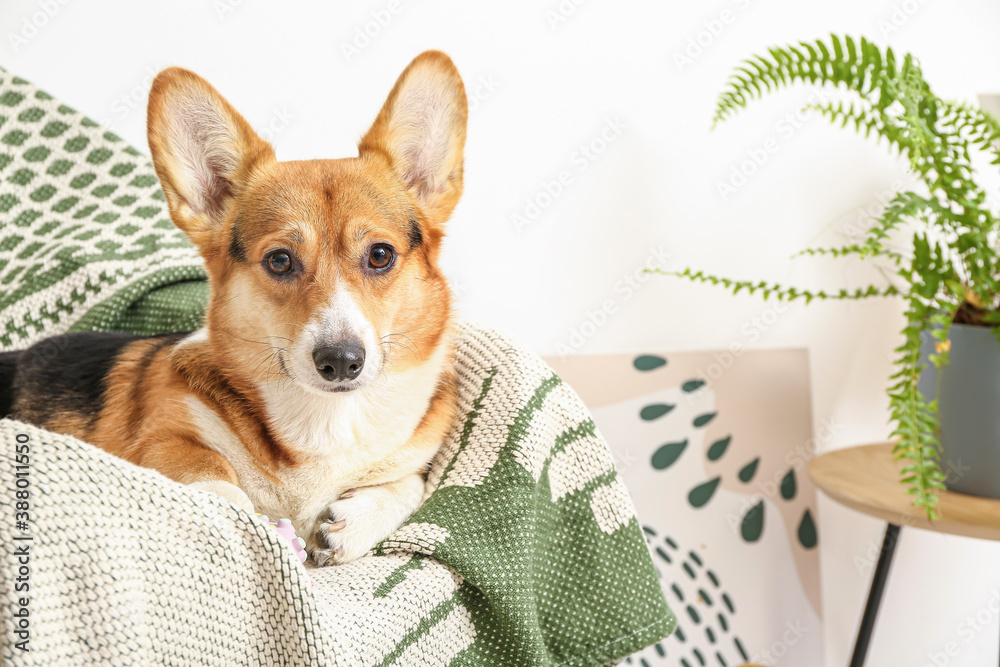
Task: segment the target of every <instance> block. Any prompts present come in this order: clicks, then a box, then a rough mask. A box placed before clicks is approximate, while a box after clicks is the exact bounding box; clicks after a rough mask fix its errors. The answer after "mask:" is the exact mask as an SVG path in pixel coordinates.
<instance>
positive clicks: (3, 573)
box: [0, 72, 675, 667]
mask: <svg viewBox="0 0 1000 667" xmlns="http://www.w3.org/2000/svg"><path fill="white" fill-rule="evenodd" d="M0 78H2V84H0V142H2V146H0V179H2V182H0V347H2V348H6V349H12V348H22V347H25V346H26V345H28V344H30V343H31V342H34V341H36V340H38V339H40V338H41V337H44V336H47V335H52V334H56V333H61V332H65V331H69V330H81V329H98V330H119V331H130V332H136V333H154V332H158V331H165V330H179V329H190V328H194V327H196V326H198V325H199V324H200V321H201V317H202V315H203V309H204V301H205V298H206V295H207V292H206V288H205V283H204V282H203V280H202V278H203V274H202V270H201V268H200V265H201V263H200V260H199V258H198V256H197V254H196V252H195V251H194V249H193V248H192V247H191V246H190V245H189V244H188V243H187V242H186V241H185V240H184V239H183V237H182V236H181V235H180V234H179V232H177V231H176V230H175V229H174V228H173V227H172V226H171V225H170V222H169V218H168V216H167V213H166V206H165V203H164V201H163V197H162V194H161V193H160V191H159V189H158V188H157V185H156V182H155V178H154V176H153V171H152V168H151V166H150V164H149V161H148V160H147V159H146V158H143V157H142V156H141V155H140V154H139V153H138V152H137V151H136V150H134V149H133V148H131V147H129V146H127V145H125V144H124V142H123V141H121V140H119V139H118V138H117V137H115V136H113V135H111V134H110V133H107V132H105V131H104V130H102V129H101V128H100V127H98V126H96V125H95V124H94V123H93V122H91V121H89V120H87V119H85V118H82V117H81V116H80V115H79V114H77V113H76V112H74V111H73V110H71V109H69V108H68V107H66V106H64V105H61V104H60V103H58V102H57V101H55V100H54V99H52V98H51V97H49V96H48V95H45V94H44V93H42V92H40V91H38V90H37V89H35V88H34V87H32V86H31V85H29V84H28V83H26V82H24V81H22V80H19V79H17V78H16V77H13V76H11V75H10V74H8V73H6V72H0ZM456 354H457V359H456V364H457V370H458V376H459V392H460V399H459V403H460V404H459V408H460V410H459V413H460V415H459V417H458V418H457V419H456V423H455V424H454V427H453V429H452V432H451V433H450V435H449V436H448V438H447V439H446V441H445V443H444V446H443V447H442V450H441V452H440V453H439V455H438V456H437V458H436V459H435V461H434V464H433V468H432V470H431V473H430V475H429V479H428V483H427V492H426V499H425V502H424V504H423V505H422V507H421V508H420V510H419V511H418V512H417V513H416V515H415V516H414V517H413V518H412V519H411V520H410V521H409V522H408V523H407V524H406V525H404V526H403V527H402V528H401V529H400V530H398V531H397V532H396V533H395V534H394V535H393V536H391V537H390V538H389V539H388V540H386V541H385V542H383V543H382V544H380V545H378V546H377V547H376V548H375V549H374V550H373V552H372V553H371V554H369V555H368V556H366V557H365V558H362V559H360V560H359V561H356V562H353V563H349V564H347V565H344V566H339V567H327V568H321V569H315V568H304V567H303V566H302V565H301V564H300V563H299V562H298V561H297V559H296V558H295V557H294V556H293V555H292V554H291V552H290V550H288V549H287V548H286V547H285V546H284V545H283V544H282V543H281V541H280V539H279V538H278V537H277V534H276V533H275V532H274V531H273V530H272V529H270V528H269V527H267V526H266V525H264V524H263V523H261V522H260V521H259V520H257V519H255V518H254V517H253V516H251V515H250V514H247V513H246V512H244V511H242V510H240V509H238V508H236V507H234V506H232V505H230V504H229V503H226V502H225V501H224V500H222V499H220V498H218V497H216V496H214V495H212V494H208V493H205V492H201V491H195V490H191V489H189V488H188V487H185V486H182V485H180V484H177V483H175V482H172V481H171V480H169V479H167V478H165V477H163V476H162V475H160V474H159V473H157V472H155V471H153V470H149V469H145V468H140V467H137V466H134V465H132V464H129V463H127V462H125V461H122V460H120V459H117V458H115V457H113V456H111V455H109V454H107V453H106V452H104V451H102V450H99V449H97V448H95V447H93V446H90V445H88V444H86V443H83V442H80V441H78V440H75V439H73V438H70V437H67V436H62V435H58V434H55V433H51V432H47V431H44V430H40V429H37V428H34V427H31V426H29V425H26V424H22V423H19V422H15V421H11V420H2V421H0V441H2V443H3V445H2V446H3V448H4V449H3V451H4V460H5V465H4V466H3V467H2V468H0V487H2V489H3V491H2V493H5V494H13V491H12V490H13V489H15V488H16V487H17V485H18V484H19V482H18V481H17V478H16V477H15V474H16V470H15V466H14V461H15V452H16V451H18V450H17V447H18V446H22V447H23V448H24V449H23V450H21V451H23V452H26V453H24V454H22V456H24V457H26V458H25V459H23V465H25V466H26V468H24V470H27V471H28V472H27V474H26V475H22V477H24V478H26V479H27V480H28V482H27V484H28V489H29V494H28V497H29V500H28V501H25V502H27V503H28V504H27V506H26V508H25V509H24V511H25V512H26V514H27V520H26V521H25V522H24V523H23V524H18V523H17V522H16V521H15V517H14V512H15V507H14V503H13V502H12V500H11V497H12V496H8V497H5V498H4V500H2V501H0V507H3V508H4V516H3V517H2V519H0V543H2V549H3V553H2V555H0V618H2V633H0V661H2V662H3V663H4V664H13V665H89V664H109V665H142V666H146V665H152V664H178V665H187V664H211V665H225V666H227V667H229V666H231V665H263V664H268V665H270V664H274V665H277V664H287V665H345V666H346V665H350V666H354V665H373V666H374V665H400V666H404V665H428V666H429V665H501V666H504V667H507V666H520V665H525V666H527V665H532V666H533V665H548V666H552V667H555V666H559V665H604V664H610V663H614V662H616V661H618V660H620V659H622V658H624V657H625V656H627V655H629V654H631V653H634V652H635V651H637V650H640V649H642V648H643V647H645V646H648V645H650V644H652V643H654V642H656V641H658V640H659V639H661V638H663V637H665V636H667V635H668V634H670V632H672V631H673V629H674V626H675V620H674V616H673V614H672V613H671V612H670V610H669V609H668V608H667V604H666V601H665V599H664V597H663V594H662V592H661V590H660V584H659V581H658V579H657V575H656V571H655V568H654V567H653V564H652V561H651V559H650V555H649V552H648V549H647V546H646V544H645V540H644V538H643V533H642V531H641V529H640V526H639V522H638V520H637V519H636V516H635V511H634V509H633V506H632V502H631V500H630V498H629V494H628V492H627V490H626V489H625V487H624V485H623V484H622V482H621V479H620V478H619V476H618V473H617V471H616V469H615V465H614V461H613V458H612V456H611V453H610V450H609V449H608V447H607V444H606V443H605V442H604V441H603V439H602V438H601V436H600V434H599V433H598V432H597V431H596V428H595V426H594V422H593V420H592V419H591V417H590V415H589V413H588V412H587V410H586V408H585V407H584V406H583V404H582V402H581V401H580V399H579V398H578V397H577V396H576V394H575V393H574V392H573V391H572V390H571V389H570V388H569V387H568V386H567V385H565V384H564V383H563V382H562V381H560V379H559V378H558V377H557V376H556V375H554V374H553V372H552V371H551V369H549V368H548V367H547V366H546V365H545V364H544V363H543V362H542V361H541V360H540V359H538V358H537V357H536V356H534V355H532V354H530V353H528V352H525V351H523V350H522V349H521V348H519V347H518V346H517V345H516V344H514V343H512V342H511V341H510V340H508V339H507V338H505V337H504V336H502V335H500V334H498V333H496V332H493V331H490V330H486V329H482V328H479V327H475V326H472V325H467V324H466V325H463V326H462V329H461V333H460V336H459V342H458V344H457V351H456ZM20 484H23V483H20ZM25 545H27V546H25ZM19 548H26V549H28V553H29V554H30V555H29V556H27V558H28V565H27V567H28V572H29V574H28V575H26V576H27V577H28V579H29V581H30V589H29V590H27V591H26V592H25V591H24V590H23V589H21V590H18V589H16V588H15V581H16V580H17V578H18V577H19V576H21V574H22V573H23V571H22V570H21V568H22V567H23V566H24V561H23V560H22V559H21V557H20V556H18V555H16V554H17V550H18V549H19ZM25 601H27V602H26V603H25ZM22 603H24V604H22ZM21 609H27V610H28V612H27V617H28V618H29V619H30V622H29V623H28V627H27V629H25V628H24V627H23V623H22V622H21V619H22V618H24V616H20V615H17V616H15V614H19V610H21ZM22 647H23V648H27V649H29V650H26V651H24V650H21V649H22Z"/></svg>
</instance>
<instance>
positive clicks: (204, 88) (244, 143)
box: [148, 67, 274, 246]
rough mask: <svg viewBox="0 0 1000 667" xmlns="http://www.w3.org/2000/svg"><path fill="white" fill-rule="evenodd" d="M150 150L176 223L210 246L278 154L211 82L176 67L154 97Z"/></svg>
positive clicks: (157, 83)
mask: <svg viewBox="0 0 1000 667" xmlns="http://www.w3.org/2000/svg"><path fill="white" fill-rule="evenodd" d="M148 132H149V149H150V151H151V152H152V154H153V165H154V166H155V167H156V174H157V176H159V177H160V183H161V184H162V185H163V194H164V195H166V198H167V206H168V207H169V209H170V216H171V218H172V219H173V221H174V224H175V225H177V226H178V227H180V228H181V229H182V230H183V231H184V233H186V234H187V235H188V236H189V237H190V238H191V240H192V241H194V242H195V244H197V245H199V246H204V245H206V244H208V243H209V242H210V241H211V240H212V238H213V236H214V233H215V232H216V230H217V229H218V228H219V227H220V226H221V224H222V223H223V221H224V220H225V218H226V215H227V213H228V211H229V208H230V206H231V204H232V201H233V199H234V198H235V197H236V196H238V195H239V192H240V188H241V187H242V185H243V184H244V183H245V182H246V180H247V178H248V177H249V176H250V174H251V173H252V172H253V170H254V169H255V168H256V167H258V166H259V165H260V164H262V163H264V162H266V161H273V160H274V150H273V149H272V148H271V146H270V144H268V143H267V142H266V141H264V140H263V139H261V138H260V137H259V136H257V134H256V133H255V132H254V131H253V129H252V128H251V127H250V124H249V123H247V121H246V120H244V118H243V117H242V116H241V115H240V114H239V113H237V112H236V110H235V109H233V107H232V106H231V105H230V104H229V102H227V101H226V100H225V98H223V97H222V95H220V94H219V92H218V91H217V90H215V88H213V87H212V86H211V85H210V84H209V83H208V82H207V81H205V80H204V79H202V78H201V77H200V76H198V75H197V74H195V73H194V72H189V71H188V70H185V69H181V68H179V67H171V68H169V69H165V70H163V71H162V72H160V73H159V75H157V77H156V79H155V80H154V81H153V86H152V89H151V90H150V93H149V110H148Z"/></svg>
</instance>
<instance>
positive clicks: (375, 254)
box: [368, 243, 393, 269]
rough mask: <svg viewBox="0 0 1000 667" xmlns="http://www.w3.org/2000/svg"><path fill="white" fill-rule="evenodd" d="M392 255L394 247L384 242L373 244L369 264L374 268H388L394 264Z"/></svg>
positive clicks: (369, 253) (369, 254)
mask: <svg viewBox="0 0 1000 667" xmlns="http://www.w3.org/2000/svg"><path fill="white" fill-rule="evenodd" d="M392 257H393V255H392V248H390V247H389V246H387V245H385V244H384V243H379V244H378V245H374V246H372V249H371V250H370V251H369V252H368V266H370V267H372V268H373V269H385V268H388V267H389V265H390V264H392Z"/></svg>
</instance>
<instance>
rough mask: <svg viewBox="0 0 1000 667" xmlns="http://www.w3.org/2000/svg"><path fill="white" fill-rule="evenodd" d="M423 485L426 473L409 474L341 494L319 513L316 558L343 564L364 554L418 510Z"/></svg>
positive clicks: (314, 557)
mask: <svg viewBox="0 0 1000 667" xmlns="http://www.w3.org/2000/svg"><path fill="white" fill-rule="evenodd" d="M423 486H424V479H423V477H421V476H420V475H410V476H408V477H406V478H404V479H401V480H400V481H398V482H393V483H391V484H383V485H380V486H366V487H362V488H358V489H351V490H350V491H346V492H344V493H343V494H341V495H340V497H339V498H337V499H336V500H334V501H333V502H332V503H330V505H329V506H328V507H327V508H326V509H325V511H324V513H323V514H321V515H320V517H319V522H318V524H317V528H316V536H315V538H316V545H317V546H316V548H315V549H314V550H313V552H312V557H313V561H314V562H315V563H316V564H317V565H340V564H342V563H347V562H349V561H352V560H355V559H357V558H360V557H361V556H364V555H365V554H366V553H368V551H369V550H370V549H371V548H372V547H374V546H375V545H376V544H378V543H379V542H381V541H382V540H384V539H385V538H387V537H389V535H391V534H392V533H393V532H395V530H396V529H397V528H399V527H400V526H401V525H403V522H404V521H406V520H407V519H409V518H410V517H411V516H412V515H413V513H414V512H415V511H417V507H418V506H419V505H420V499H421V497H422V496H423Z"/></svg>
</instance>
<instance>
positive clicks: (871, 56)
mask: <svg viewBox="0 0 1000 667" xmlns="http://www.w3.org/2000/svg"><path fill="white" fill-rule="evenodd" d="M830 42H831V46H832V49H831V48H828V47H827V45H826V43H824V41H823V40H817V41H815V42H800V43H799V44H798V46H786V47H777V46H775V47H771V48H770V49H768V52H769V56H770V57H765V56H753V57H751V58H749V59H747V60H745V61H743V63H742V64H740V65H738V66H737V68H736V72H735V73H734V74H733V75H732V76H731V77H730V78H729V81H728V84H727V86H726V88H725V89H724V90H723V92H722V94H721V95H720V96H719V99H718V102H717V103H716V108H715V116H714V118H713V125H714V124H716V123H719V122H722V121H724V120H726V119H727V118H729V117H730V116H732V115H734V114H735V113H736V112H738V111H739V110H741V109H743V108H745V107H746V106H747V104H748V103H749V102H750V101H751V100H753V99H758V98H760V97H762V96H763V92H764V91H767V92H771V91H773V90H776V89H778V88H781V87H784V86H788V85H790V84H792V83H796V82H798V83H804V82H809V83H821V84H829V85H834V86H842V87H844V88H846V89H848V90H853V91H855V92H857V93H858V94H859V95H861V96H862V97H867V96H869V95H871V94H873V93H877V92H880V91H881V90H882V89H883V85H884V82H885V81H891V80H895V79H896V78H898V76H899V72H898V71H897V69H896V65H895V57H894V56H893V54H892V50H891V49H890V50H888V51H887V53H886V56H885V58H883V57H882V52H881V51H880V50H879V48H878V47H877V46H875V45H874V44H872V43H871V42H869V41H868V40H867V39H865V38H862V39H861V42H860V44H858V43H855V41H854V40H853V39H852V38H850V37H844V38H840V37H838V36H837V35H831V37H830Z"/></svg>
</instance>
